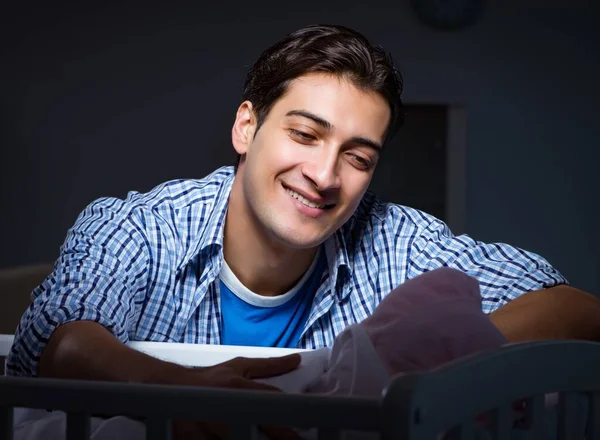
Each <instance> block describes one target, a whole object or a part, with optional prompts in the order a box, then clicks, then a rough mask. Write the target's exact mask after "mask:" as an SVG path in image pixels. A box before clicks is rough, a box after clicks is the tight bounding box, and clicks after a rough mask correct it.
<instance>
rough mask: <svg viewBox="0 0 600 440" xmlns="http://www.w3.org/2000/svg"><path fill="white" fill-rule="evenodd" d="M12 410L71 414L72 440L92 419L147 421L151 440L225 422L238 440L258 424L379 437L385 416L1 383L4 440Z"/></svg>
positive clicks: (167, 393) (178, 392) (189, 390)
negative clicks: (178, 429)
mask: <svg viewBox="0 0 600 440" xmlns="http://www.w3.org/2000/svg"><path fill="white" fill-rule="evenodd" d="M13 407H28V408H52V409H55V410H62V411H65V412H68V419H67V430H68V437H67V439H68V440H75V439H85V438H87V435H88V433H89V416H90V414H103V415H126V416H131V417H140V418H144V419H145V420H146V429H147V431H146V433H147V438H148V439H168V438H170V428H169V420H170V419H179V418H181V419H199V420H215V421H223V422H227V423H228V424H230V426H231V427H232V428H233V429H232V433H231V436H230V437H231V438H236V439H249V438H251V433H252V427H253V426H256V425H257V424H260V425H287V426H294V427H299V428H319V429H320V430H321V431H322V433H323V434H320V436H319V438H321V437H323V436H324V435H327V436H329V437H330V438H336V437H337V436H338V434H339V432H340V430H341V429H349V430H357V431H361V430H370V431H378V430H379V429H380V414H381V403H380V401H378V400H375V399H366V398H342V397H334V396H320V395H300V394H284V393H275V392H269V391H246V390H233V389H218V388H203V387H183V386H167V385H147V384H133V383H114V382H99V381H81V380H62V379H45V378H44V379H42V378H17V377H0V433H1V435H2V436H3V437H1V438H3V439H9V440H10V439H11V432H12V417H11V414H12V408H13ZM332 409H333V410H332Z"/></svg>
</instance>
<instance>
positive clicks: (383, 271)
mask: <svg viewBox="0 0 600 440" xmlns="http://www.w3.org/2000/svg"><path fill="white" fill-rule="evenodd" d="M233 179H234V172H233V168H232V167H225V168H221V169H218V170H217V171H215V172H214V173H212V174H210V175H209V176H207V177H206V178H204V179H201V180H177V181H171V182H167V183H164V184H162V185H160V186H158V187H156V188H155V189H153V190H152V191H150V192H148V193H146V194H142V193H137V192H131V193H129V194H128V196H127V198H126V199H125V200H120V199H117V198H103V199H99V200H97V201H95V202H93V203H92V204H90V205H89V206H88V207H87V208H86V209H85V210H84V211H83V212H82V213H81V215H80V216H79V218H78V219H77V221H76V222H75V225H74V226H73V227H72V228H71V229H70V230H69V232H68V234H67V238H66V240H65V242H64V244H63V246H62V247H61V252H60V257H59V258H58V260H57V261H56V264H55V267H54V271H53V272H52V274H50V275H49V276H48V277H47V278H46V279H45V280H44V281H43V282H42V284H41V285H40V286H38V287H37V288H36V289H35V290H34V291H33V293H32V299H33V303H32V305H31V306H30V307H29V308H28V309H27V311H26V312H25V314H24V315H23V318H22V319H21V322H20V324H19V326H18V328H17V331H16V334H15V342H14V344H13V346H12V349H11V351H10V354H9V357H8V360H7V374H10V375H24V376H31V375H36V371H37V365H38V361H39V358H40V354H41V352H42V350H43V348H44V346H45V344H46V342H47V341H48V339H49V337H50V335H51V334H52V332H53V331H54V329H55V328H56V327H57V326H58V325H60V324H63V323H66V322H69V321H75V320H92V321H96V322H98V323H100V324H102V325H103V326H105V327H106V328H108V329H109V330H110V331H111V332H112V333H113V334H114V335H115V336H116V337H117V338H119V339H120V340H121V341H123V342H127V341H129V340H142V341H163V342H187V343H201V344H219V343H220V342H221V333H220V321H221V311H220V301H219V290H218V289H219V282H218V275H219V271H220V269H221V263H222V261H223V225H224V222H225V213H226V208H227V201H228V196H229V192H230V189H231V184H232V182H233ZM324 246H325V251H326V256H327V266H328V267H327V268H326V270H325V271H324V273H323V275H322V278H321V281H320V285H319V288H318V290H317V292H316V293H315V297H314V301H313V305H312V309H311V312H310V316H309V318H308V321H307V322H306V325H305V327H304V330H303V333H302V337H301V338H300V341H299V343H298V347H302V348H318V347H323V346H331V345H332V344H333V340H334V338H335V337H336V335H338V334H339V333H340V332H341V331H342V330H343V329H344V328H345V327H346V326H348V325H349V324H352V323H355V322H359V321H361V320H363V319H365V318H366V317H367V316H369V315H370V314H371V313H372V312H373V310H374V309H375V307H376V306H377V304H379V302H380V301H381V300H382V299H383V297H384V296H385V295H386V294H387V293H389V292H390V291H391V290H392V289H393V288H394V287H396V286H398V285H400V284H402V283H403V282H404V281H406V280H408V279H411V278H414V277H416V276H417V275H419V274H421V273H423V272H426V271H429V270H432V269H435V268H438V267H440V266H450V267H454V268H457V269H460V270H462V271H463V272H466V273H467V274H469V275H471V276H473V277H475V278H477V279H478V280H479V283H480V287H481V295H482V301H483V302H482V304H483V310H484V311H485V312H486V313H490V312H492V311H493V310H495V309H496V308H498V307H499V306H501V305H503V304H505V303H506V302H508V301H510V300H511V299H514V298H516V297H517V296H519V295H520V294H522V293H524V292H528V291H533V290H539V289H542V288H544V287H550V286H554V285H557V284H561V283H567V281H566V280H565V279H564V278H563V276H562V275H561V274H560V273H559V272H558V271H556V270H555V269H554V268H553V267H552V266H551V265H550V264H549V263H548V262H547V261H546V260H544V259H543V258H541V257H540V256H538V255H536V254H533V253H529V252H526V251H523V250H521V249H518V248H515V247H512V246H509V245H506V244H484V243H481V242H477V241H474V240H473V239H471V238H470V237H468V236H466V235H462V236H453V235H452V233H451V232H450V231H449V230H448V228H447V226H446V225H445V224H444V223H443V222H441V221H439V220H437V219H435V218H433V217H431V216H429V215H427V214H425V213H423V212H420V211H418V210H415V209H411V208H407V207H403V206H398V205H393V204H388V203H383V202H380V201H379V200H377V198H376V197H375V196H374V195H373V194H370V193H367V194H366V195H365V197H364V199H363V200H362V202H361V204H360V206H359V208H358V209H357V211H356V213H355V214H354V215H353V217H352V218H351V219H350V220H349V221H348V222H347V223H346V224H345V225H344V226H343V227H342V228H341V229H340V230H339V231H337V232H336V233H335V234H334V235H333V236H331V237H330V238H329V239H328V240H327V241H326V242H325V243H324Z"/></svg>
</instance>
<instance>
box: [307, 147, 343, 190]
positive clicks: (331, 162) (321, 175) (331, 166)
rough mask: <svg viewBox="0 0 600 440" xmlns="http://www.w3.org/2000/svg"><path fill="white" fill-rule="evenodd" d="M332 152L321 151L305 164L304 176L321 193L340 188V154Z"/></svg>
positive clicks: (325, 149) (323, 149)
mask: <svg viewBox="0 0 600 440" xmlns="http://www.w3.org/2000/svg"><path fill="white" fill-rule="evenodd" d="M331 150H333V149H331ZM331 150H328V149H327V148H322V149H320V151H319V153H318V154H314V155H313V156H312V157H311V158H310V160H309V161H307V162H305V164H304V167H303V169H302V172H303V174H304V176H305V177H306V178H308V179H309V180H311V181H312V182H313V183H314V185H315V187H316V189H318V190H319V191H326V190H331V189H337V188H339V187H340V181H341V179H340V175H339V164H338V154H337V152H336V151H331Z"/></svg>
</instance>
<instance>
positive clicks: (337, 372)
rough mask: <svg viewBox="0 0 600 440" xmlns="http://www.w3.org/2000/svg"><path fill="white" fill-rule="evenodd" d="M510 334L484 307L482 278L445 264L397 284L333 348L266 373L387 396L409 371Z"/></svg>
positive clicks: (311, 388)
mask: <svg viewBox="0 0 600 440" xmlns="http://www.w3.org/2000/svg"><path fill="white" fill-rule="evenodd" d="M506 342H507V341H506V339H505V338H504V336H503V335H502V334H501V333H500V331H499V330H498V329H497V328H496V327H495V326H494V325H493V324H492V323H491V322H490V320H489V317H488V316H487V315H485V314H484V313H483V312H482V310H481V295H480V292H479V284H478V282H477V280H475V279H474V278H472V277H470V276H468V275H466V274H464V273H462V272H460V271H458V270H454V269H450V268H440V269H437V270H434V271H431V272H426V273H425V274H423V275H421V276H419V277H417V278H414V279H412V280H409V281H407V282H405V283H404V284H402V285H401V286H399V287H398V288H396V289H395V290H394V291H392V292H391V293H390V294H389V295H388V296H387V297H386V298H385V299H384V300H383V301H382V302H381V303H380V304H379V305H378V306H377V308H376V309H375V311H374V313H373V314H372V315H371V316H370V317H368V318H367V319H366V320H364V321H363V322H361V323H359V324H354V325H351V326H349V327H347V328H346V329H345V330H344V331H343V332H342V333H341V334H340V335H338V337H337V338H336V340H335V342H334V345H333V349H332V350H331V352H330V351H329V350H328V349H323V350H317V351H314V352H305V353H302V354H301V355H302V363H301V366H300V367H299V369H298V370H296V371H293V372H291V373H288V374H285V375H282V376H279V377H275V378H270V379H266V380H263V382H266V383H270V384H273V385H275V386H277V387H279V388H281V389H283V390H284V391H288V392H309V393H327V394H335V395H349V396H376V397H377V396H381V394H382V392H383V390H384V389H385V388H386V387H387V385H388V384H389V382H390V380H391V379H392V378H393V377H394V376H396V375H398V374H402V373H408V372H411V371H417V370H429V369H431V368H434V367H437V366H439V365H442V364H444V363H446V362H449V361H451V360H454V359H457V358H460V357H463V356H465V355H468V354H472V353H476V352H479V351H483V350H488V349H492V348H497V347H500V346H502V345H503V344H505V343H506Z"/></svg>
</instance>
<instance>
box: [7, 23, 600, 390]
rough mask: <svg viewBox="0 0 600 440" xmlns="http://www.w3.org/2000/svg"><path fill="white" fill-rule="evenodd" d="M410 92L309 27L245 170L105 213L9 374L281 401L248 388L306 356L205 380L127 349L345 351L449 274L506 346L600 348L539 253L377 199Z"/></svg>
mask: <svg viewBox="0 0 600 440" xmlns="http://www.w3.org/2000/svg"><path fill="white" fill-rule="evenodd" d="M401 92H402V81H401V78H400V76H399V74H398V73H397V71H396V70H395V69H394V67H393V65H392V63H391V61H390V59H389V57H388V56H386V54H385V52H384V51H383V50H382V49H381V48H378V47H373V46H372V45H371V44H370V43H369V42H368V41H367V40H366V39H365V38H364V37H363V36H362V35H360V34H358V33H356V32H355V31H352V30H350V29H347V28H343V27H339V26H311V27H307V28H304V29H301V30H299V31H297V32H295V33H293V34H291V35H289V36H287V37H286V38H284V39H283V40H281V41H280V42H278V43H277V44H275V45H274V46H273V47H271V48H269V49H268V50H267V51H266V52H264V53H263V54H262V55H261V57H260V58H259V59H258V60H257V62H256V63H255V65H254V66H253V67H252V69H251V70H250V72H249V73H248V77H247V80H246V84H245V87H244V94H243V102H242V104H241V105H240V107H239V108H238V111H237V115H236V119H235V123H234V125H233V129H232V143H233V146H234V148H235V150H236V151H237V152H238V153H239V155H240V160H239V164H238V166H237V168H236V170H235V172H234V170H233V169H231V168H222V169H219V170H217V171H215V172H214V173H212V174H211V175H209V176H207V177H205V178H204V179H201V180H185V181H174V182H168V183H165V184H163V185H161V186H159V187H157V188H155V189H154V190H152V191H151V192H149V193H147V194H139V193H130V194H129V196H128V197H127V199H126V200H118V199H114V198H106V199H100V200H98V201H96V202H94V203H92V204H91V205H90V206H89V207H88V208H87V209H86V210H85V211H84V212H83V213H82V214H81V215H80V217H79V218H78V220H77V222H76V223H75V225H74V227H73V228H72V229H71V230H70V231H69V233H68V236H67V238H66V241H65V243H64V245H63V247H62V249H61V254H60V257H59V259H58V260H57V262H56V265H55V270H54V272H53V273H52V274H51V275H50V276H49V277H48V278H47V279H46V280H45V281H44V282H43V283H42V284H41V285H40V286H39V287H38V288H37V289H36V290H35V291H34V293H33V296H34V302H33V304H32V305H31V307H29V309H28V310H27V311H26V312H25V314H24V316H23V318H22V320H21V323H20V324H19V327H18V329H17V331H16V337H15V342H14V345H13V347H12V349H11V353H10V356H9V359H8V365H7V371H8V374H12V375H25V376H56V377H74V378H91V379H105V380H119V381H136V382H155V383H177V384H187V385H214V386H230V387H251V388H261V387H266V386H265V385H260V384H257V383H255V382H253V381H251V380H250V379H251V378H254V377H265V376H269V375H277V374H280V373H283V372H286V371H289V370H291V369H293V368H295V367H296V366H297V363H298V357H297V356H291V357H286V358H281V359H271V360H248V359H237V360H235V361H233V362H229V363H226V364H223V365H220V366H217V367H215V368H211V369H196V370H191V369H186V368H183V367H180V366H177V365H173V364H169V363H166V362H162V361H159V360H156V359H153V358H150V357H148V356H146V355H144V354H142V353H138V352H136V351H134V350H132V349H130V348H128V347H126V346H125V345H124V344H123V343H124V342H127V341H128V340H152V341H170V342H189V343H208V344H233V345H269V346H280V347H306V348H317V347H322V346H331V344H332V343H333V340H334V338H335V336H336V335H337V334H339V333H340V332H341V331H342V330H343V329H344V328H345V327H346V326H347V325H349V324H351V323H355V322H358V321H361V320H363V319H365V318H366V317H368V316H369V315H370V314H371V312H372V311H373V310H374V308H375V306H376V305H377V304H378V303H379V302H380V301H381V300H382V299H383V298H384V297H385V295H386V294H387V293H388V292H390V291H391V290H392V289H393V288H394V287H396V286H398V285H400V284H402V283H403V282H404V281H406V280H408V279H411V278H414V277H416V276H418V275H419V274H421V273H423V272H426V271H429V270H432V269H435V268H437V267H441V266H449V267H454V268H457V269H459V270H461V271H463V272H465V273H468V274H469V275H472V276H474V277H476V278H477V279H478V280H479V283H480V287H481V291H482V299H483V308H484V311H485V312H486V313H490V314H491V315H490V316H491V319H492V321H493V322H494V324H495V325H496V326H497V327H498V328H499V329H500V330H501V331H502V332H503V334H504V335H505V336H506V337H507V338H508V340H511V341H518V340H526V339H539V338H583V339H594V338H598V335H599V333H600V332H599V329H598V322H599V321H600V320H599V319H597V318H598V316H600V314H599V308H598V305H597V302H596V301H595V299H594V298H593V297H592V296H591V295H588V294H586V293H583V292H581V291H578V290H576V289H574V288H572V287H569V286H568V285H567V281H566V280H565V278H563V276H562V275H561V274H560V273H559V272H558V271H557V270H555V269H554V268H553V267H552V266H551V265H550V264H549V263H548V262H547V261H545V260H544V259H543V258H541V257H540V256H538V255H535V254H532V253H528V252H526V251H523V250H521V249H517V248H515V247H512V246H509V245H505V244H484V243H480V242H476V241H474V240H472V239H471V238H469V237H467V236H460V237H455V236H453V235H452V234H451V232H450V231H449V230H448V228H447V227H446V226H445V225H444V224H443V223H442V222H440V221H439V220H437V219H435V218H433V217H431V216H429V215H427V214H425V213H422V212H419V211H417V210H414V209H410V208H407V207H401V206H397V205H390V204H386V203H383V202H380V201H378V200H377V199H376V198H375V196H374V195H372V194H370V193H367V192H366V190H367V187H368V185H369V182H370V181H371V177H372V175H373V172H374V170H375V168H376V164H377V162H378V160H379V157H380V154H381V153H382V151H383V150H385V144H386V141H387V140H389V139H390V138H391V137H392V136H393V134H394V133H395V132H396V131H397V130H398V128H399V127H400V125H401V123H402V102H401V98H400V96H401ZM526 292H529V293H527V294H526V295H522V294H524V293H526Z"/></svg>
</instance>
